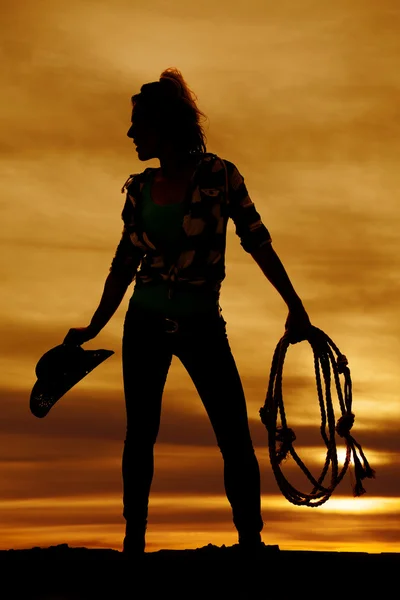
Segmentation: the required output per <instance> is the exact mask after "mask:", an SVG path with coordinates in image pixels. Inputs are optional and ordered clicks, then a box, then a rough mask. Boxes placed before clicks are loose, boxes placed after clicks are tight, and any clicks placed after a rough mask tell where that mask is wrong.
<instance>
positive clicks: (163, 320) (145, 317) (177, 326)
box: [129, 308, 223, 334]
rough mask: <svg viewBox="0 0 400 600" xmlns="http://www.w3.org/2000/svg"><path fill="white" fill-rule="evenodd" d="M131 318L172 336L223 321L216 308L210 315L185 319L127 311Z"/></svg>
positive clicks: (205, 314)
mask: <svg viewBox="0 0 400 600" xmlns="http://www.w3.org/2000/svg"><path fill="white" fill-rule="evenodd" d="M129 312H130V316H131V318H132V317H133V318H134V321H136V322H139V323H141V324H142V325H144V324H145V323H146V322H147V323H148V324H151V325H154V326H155V327H156V328H157V329H159V330H161V331H163V332H164V333H168V334H173V333H177V332H178V331H185V330H186V331H188V330H190V329H198V328H199V327H200V328H203V327H206V326H207V324H211V323H215V322H217V321H219V320H223V317H222V314H221V312H220V309H219V308H217V309H216V310H215V312H212V313H204V314H198V315H191V316H185V317H174V318H172V317H165V316H163V315H154V314H152V313H151V312H150V313H149V312H147V311H141V310H135V311H129Z"/></svg>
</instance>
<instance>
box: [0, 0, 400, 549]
mask: <svg viewBox="0 0 400 600" xmlns="http://www.w3.org/2000/svg"><path fill="white" fill-rule="evenodd" d="M1 13H2V14H1V19H0V40H1V42H0V43H1V56H2V68H3V69H2V70H3V77H2V80H3V83H2V93H1V96H0V102H1V134H0V135H1V142H0V152H1V163H0V168H1V182H2V185H1V202H0V210H1V225H2V233H1V250H2V252H1V255H2V264H1V271H2V272H1V277H2V294H1V296H0V327H1V340H2V343H1V391H0V395H1V419H0V428H1V437H0V468H1V477H0V549H7V548H30V547H32V546H48V545H52V544H58V543H68V544H69V545H70V546H88V547H108V548H115V549H118V550H120V549H121V547H122V539H123V534H124V520H123V517H122V478H121V455H122V448H123V440H124V436H125V430H124V428H125V412H124V410H125V409H124V398H123V387H122V369H121V338H122V325H123V319H124V316H125V312H126V308H127V305H128V301H129V298H130V295H131V294H132V291H133V286H131V287H130V288H129V289H128V293H127V295H126V297H125V298H124V300H123V302H122V304H121V306H120V308H119V309H118V311H117V313H116V314H115V316H114V317H113V318H112V320H111V321H110V322H109V324H108V325H107V326H106V327H105V329H104V330H103V331H102V332H101V333H100V334H99V336H98V337H97V338H96V339H95V340H92V341H91V342H89V343H88V344H86V345H85V347H86V348H109V349H112V350H114V351H115V354H114V355H113V356H112V357H111V358H109V359H108V360H107V361H106V362H105V363H104V364H103V365H101V366H100V367H98V368H97V369H96V370H95V371H94V372H93V373H91V374H90V375H89V376H88V377H86V378H85V379H84V380H83V381H82V382H80V383H79V384H78V385H77V386H76V387H74V388H73V389H72V390H71V391H70V392H68V393H67V394H66V395H65V396H64V397H63V398H62V399H61V400H60V402H59V403H58V404H56V406H55V407H54V408H53V409H52V411H51V412H50V413H49V415H48V416H47V417H46V418H45V419H43V420H39V419H36V418H35V417H34V416H33V415H32V414H31V413H30V411H29V396H30V391H31V389H32V386H33V384H34V383H35V381H36V376H35V371H34V369H35V365H36V362H37V361H38V359H39V358H40V357H41V356H42V354H43V353H44V352H46V351H47V350H49V349H50V348H52V347H53V346H56V345H57V344H60V343H61V342H62V340H63V338H64V336H65V334H66V333H67V331H68V329H69V328H70V327H79V326H84V325H87V324H88V322H89V321H90V318H91V316H92V314H93V312H94V310H95V309H96V308H97V306H98V302H99V300H100V296H101V293H102V290H103V284H104V280H105V278H106V276H107V274H108V270H109V266H110V264H111V260H112V258H113V256H114V252H115V248H116V246H117V244H118V241H119V239H120V234H121V230H122V220H121V210H122V207H123V204H124V196H123V195H121V193H120V188H121V186H122V184H123V183H124V181H125V180H126V178H127V176H128V175H129V174H130V173H137V172H140V171H142V170H143V169H144V168H145V167H147V166H158V164H159V163H158V161H156V160H152V161H149V162H147V163H141V162H140V161H138V159H137V155H136V153H135V151H134V147H133V146H132V142H131V140H129V139H128V138H127V137H126V131H127V129H128V127H129V122H130V108H131V107H130V97H131V95H132V94H134V93H137V92H138V91H139V90H140V86H141V85H142V84H143V83H147V82H149V81H154V80H157V79H158V78H159V76H160V74H161V72H162V71H163V70H164V69H165V68H167V67H177V68H178V69H179V70H181V72H182V74H183V76H184V78H185V79H186V81H187V82H188V85H189V87H190V88H191V89H193V90H194V92H195V93H196V95H197V98H198V105H199V107H200V109H201V110H202V111H203V112H204V113H205V114H206V115H207V117H208V120H207V122H206V124H205V131H206V135H207V140H208V143H207V149H208V150H209V151H211V152H215V153H216V154H218V155H220V156H221V157H222V158H226V159H227V160H230V161H232V162H234V163H235V164H236V166H237V167H238V169H239V171H240V172H241V173H242V175H243V176H244V178H245V182H246V185H247V188H248V190H249V194H250V196H251V198H252V200H253V201H254V203H255V205H256V207H257V209H258V211H259V212H260V213H261V215H262V218H263V221H264V223H265V224H266V226H267V227H268V229H269V231H270V233H271V236H272V239H273V246H274V248H275V250H276V252H277V253H278V255H279V256H280V258H281V260H282V262H283V264H284V266H285V268H286V270H287V272H288V274H289V277H290V278H291V281H292V283H293V285H294V287H295V289H296V291H297V293H298V294H299V296H300V297H301V298H302V300H303V303H304V305H305V307H306V309H307V311H308V314H309V316H310V318H311V321H312V323H313V324H314V325H316V326H317V327H319V328H321V329H323V330H324V331H325V332H326V333H327V334H328V335H329V336H330V337H331V338H332V339H333V340H334V342H335V343H336V344H337V346H338V347H339V348H340V350H341V351H342V352H343V353H344V354H345V355H346V356H347V358H348V360H349V367H350V370H351V375H352V381H353V409H354V412H355V416H356V421H355V425H354V428H353V434H354V437H355V438H356V440H357V441H358V442H360V443H361V444H362V446H363V449H364V451H365V454H366V455H367V458H368V459H369V461H370V463H371V465H372V467H373V468H375V470H376V472H377V477H376V479H375V480H366V482H365V488H366V490H367V493H366V494H365V495H364V496H362V497H360V498H354V497H353V495H352V476H351V473H348V474H347V475H346V477H345V478H344V480H343V481H342V482H341V484H340V485H339V487H338V488H337V490H336V491H335V493H334V495H333V496H332V498H331V499H330V500H329V501H328V502H327V503H326V504H324V505H323V506H322V507H320V508H314V509H312V508H307V507H302V508H298V507H295V506H294V505H292V504H290V503H289V502H288V501H287V500H286V499H285V498H284V497H283V495H282V494H281V492H280V490H279V488H278V486H277V483H276V481H275V478H274V477H273V474H272V470H271V466H270V462H269V457H268V452H267V441H268V440H267V433H266V430H265V428H264V426H263V425H262V423H261V421H260V418H259V414H258V411H259V409H260V407H261V406H262V405H263V404H264V400H265V393H266V389H267V385H268V378H269V372H270V366H271V360H272V355H273V352H274V349H275V346H276V344H277V342H278V340H279V338H280V337H281V335H282V334H283V331H284V323H285V320H286V316H287V308H286V305H285V304H284V302H283V300H282V299H281V297H280V295H279V294H278V293H277V292H276V290H275V289H274V288H273V287H272V286H271V284H270V283H269V282H268V280H267V279H266V278H265V277H264V276H263V274H262V272H261V270H260V269H259V267H258V266H257V264H256V263H255V262H254V261H253V259H252V258H251V256H250V255H249V254H247V253H246V252H244V250H243V249H242V247H241V246H240V243H239V239H238V238H237V236H236V235H235V232H234V228H233V226H232V224H230V225H229V228H228V248H227V257H226V262H227V277H226V280H225V282H224V284H223V286H222V295H221V305H222V309H223V314H224V317H225V320H226V321H227V331H228V336H229V339H230V342H231V347H232V351H233V353H234V355H235V358H236V361H237V365H238V368H239V371H240V373H241V376H242V380H243V385H244V388H245V393H246V397H247V403H248V412H249V418H250V427H251V432H252V436H253V441H254V444H255V447H256V454H257V456H258V459H259V462H260V468H261V479H262V506H263V518H264V522H265V527H264V530H263V541H264V542H265V543H266V544H278V545H279V546H280V548H281V549H284V550H290V549H301V550H342V551H355V550H357V551H365V552H399V551H400V477H399V476H400V452H399V448H400V442H399V426H400V403H399V393H400V370H399V359H400V352H399V350H400V349H399V336H400V319H399V306H400V305H399V297H400V241H399V226H400V202H399V201H400V194H399V190H400V169H399V156H400V7H399V3H398V1H397V0H380V1H379V2H377V1H376V0H337V1H336V2H323V1H322V0H319V1H317V0H280V1H279V2H276V1H273V0H246V1H242V0H240V1H237V2H236V1H232V2H223V1H221V0H204V1H202V2H198V3H192V2H188V1H187V0H179V1H176V0H168V1H167V0H153V2H150V3H143V2H138V1H136V0H133V1H132V0H113V1H112V2H111V0H108V1H106V0H96V2H95V1H94V0H70V1H69V2H67V3H65V2H60V0H24V2H22V0H16V1H13V2H11V0H3V2H2V9H1ZM284 401H285V406H286V412H287V418H288V423H289V425H290V426H291V427H292V428H293V429H294V430H295V432H296V433H297V435H298V444H297V445H296V449H297V451H298V453H299V454H300V455H301V456H302V457H303V458H304V461H305V462H306V464H307V466H308V467H309V468H310V469H311V470H312V472H313V473H314V475H319V473H320V471H321V469H322V466H323V463H324V458H325V453H324V446H323V442H322V439H321V437H320V435H319V425H320V416H319V408H318V397H317V392H316V387H315V376H314V369H313V362H312V355H311V351H310V347H309V345H308V344H307V342H303V343H302V344H298V345H296V346H292V347H291V348H289V353H288V357H287V361H286V363H285V371H284ZM335 409H336V410H337V411H338V410H339V409H338V407H337V405H336V407H335ZM337 416H339V413H337ZM222 467H223V465H222V458H221V455H220V452H219V450H218V447H217V445H216V442H215V438H214V434H213V431H212V429H211V425H210V423H209V421H208V419H207V416H206V413H205V410H204V408H203V406H202V404H201V401H200V399H199V397H198V395H197V392H196V391H195V388H194V385H193V384H192V382H191V380H190V378H189V376H188V375H187V373H186V371H185V370H184V369H183V367H182V365H181V363H180V362H179V361H178V359H176V358H174V360H173V363H172V367H171V370H170V373H169V377H168V380H167V385H166V388H165V394H164V404H163V414H162V422H161V429H160V434H159V438H158V443H157V445H156V471H155V476H154V480H153V487H152V493H151V497H150V509H149V526H148V534H147V549H148V550H149V551H155V550H158V549H161V548H171V549H179V548H196V547H199V546H203V545H206V544H208V543H212V544H215V545H222V544H226V545H230V544H233V543H236V541H237V537H236V532H235V529H234V527H233V524H232V520H231V512H230V507H229V504H228V501H227V499H226V497H225V493H224V488H223V476H222ZM284 469H285V472H286V473H287V476H288V478H289V480H290V481H292V482H296V481H297V479H296V478H297V475H296V472H297V467H295V465H294V463H293V461H291V460H288V461H287V463H286V464H285V467H284ZM301 481H303V480H301ZM303 488H304V489H303V491H310V486H307V485H303Z"/></svg>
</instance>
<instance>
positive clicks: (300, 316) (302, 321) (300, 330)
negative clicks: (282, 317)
mask: <svg viewBox="0 0 400 600" xmlns="http://www.w3.org/2000/svg"><path fill="white" fill-rule="evenodd" d="M311 327H312V325H311V321H310V318H309V316H308V314H307V311H306V310H305V308H304V306H303V305H302V304H301V305H299V306H297V307H295V308H290V309H289V314H288V317H287V319H286V323H285V331H286V333H287V334H288V338H289V342H290V343H291V344H297V343H298V342H302V341H303V340H306V339H307V337H308V335H309V333H310V328H311Z"/></svg>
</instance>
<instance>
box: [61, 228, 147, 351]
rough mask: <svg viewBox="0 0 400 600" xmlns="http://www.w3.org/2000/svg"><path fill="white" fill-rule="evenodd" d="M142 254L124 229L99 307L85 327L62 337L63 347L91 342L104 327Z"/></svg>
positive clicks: (122, 295) (116, 306)
mask: <svg viewBox="0 0 400 600" xmlns="http://www.w3.org/2000/svg"><path fill="white" fill-rule="evenodd" d="M141 259H142V253H141V252H140V250H138V248H136V247H134V246H133V244H132V242H131V240H130V238H129V234H128V232H127V229H126V227H125V226H124V229H123V232H122V237H121V240H120V242H119V244H118V247H117V250H116V253H115V256H114V258H113V261H112V263H111V267H110V272H109V274H108V276H107V278H106V281H105V284H104V290H103V294H102V297H101V299H100V303H99V306H98V307H97V309H96V311H95V312H94V314H93V317H92V319H91V321H90V323H89V325H88V326H87V327H74V328H72V329H70V330H69V331H68V333H67V335H66V337H65V338H64V344H77V345H81V344H83V343H85V342H87V341H88V340H91V339H93V338H94V337H96V335H97V334H98V333H99V332H100V331H101V330H102V329H103V327H105V325H107V323H108V321H109V320H110V319H111V317H112V316H113V314H114V313H115V311H116V310H117V308H118V307H119V305H120V304H121V302H122V299H123V297H124V296H125V293H126V290H127V289H128V287H129V285H130V284H131V282H132V281H133V279H134V278H135V276H136V272H137V269H138V267H139V264H140V262H141Z"/></svg>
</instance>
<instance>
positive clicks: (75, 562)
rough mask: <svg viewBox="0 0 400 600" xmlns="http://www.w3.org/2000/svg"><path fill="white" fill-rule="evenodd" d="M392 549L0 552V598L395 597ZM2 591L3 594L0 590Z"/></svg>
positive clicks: (397, 564) (399, 563)
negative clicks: (135, 554) (248, 553)
mask: <svg viewBox="0 0 400 600" xmlns="http://www.w3.org/2000/svg"><path fill="white" fill-rule="evenodd" d="M399 572H400V554H398V553H381V554H368V553H361V552H360V553H356V552H355V553H353V552H311V551H289V550H285V551H282V550H279V548H278V546H265V547H264V548H263V549H262V552H261V553H260V555H259V556H258V557H257V559H254V558H250V557H247V558H246V557H243V556H242V555H241V554H240V552H239V548H238V545H237V544H236V545H234V546H228V547H225V546H222V547H218V546H213V545H212V544H209V545H208V546H204V547H202V548H198V549H195V550H159V551H158V552H148V553H146V554H145V556H144V558H143V559H142V560H141V561H134V560H132V559H128V558H126V557H125V556H124V555H123V554H122V553H121V552H119V551H117V550H111V549H88V548H70V547H68V545H67V544H60V545H58V546H50V547H49V548H38V547H37V548H32V549H27V550H2V551H0V581H1V588H0V597H1V598H3V600H14V599H16V600H17V599H18V600H19V599H20V598H21V599H22V598H29V599H32V600H91V599H93V600H94V599H96V600H98V599H103V598H109V599H110V600H117V599H120V598H121V599H123V598H132V599H133V598H137V599H150V600H152V599H153V598H154V599H156V598H157V599H161V598H174V599H175V598H182V599H183V598H185V599H187V600H190V599H192V598H194V599H196V598H207V599H212V598H215V599H221V600H225V599H226V600H231V599H234V600H236V599H238V600H239V599H240V600H242V599H244V600H247V599H249V600H250V599H253V598H254V599H258V598H260V599H261V598H265V599H267V598H277V599H280V600H291V599H292V598H297V599H299V598H301V599H302V598H304V599H306V598H307V599H308V598H313V597H317V596H320V597H324V598H340V599H349V600H350V599H351V600H353V599H354V600H355V599H358V598H360V599H361V598H366V599H367V600H369V599H370V598H371V599H372V598H384V597H397V594H398V585H397V579H398V574H399ZM2 590H3V593H1V591H2Z"/></svg>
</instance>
